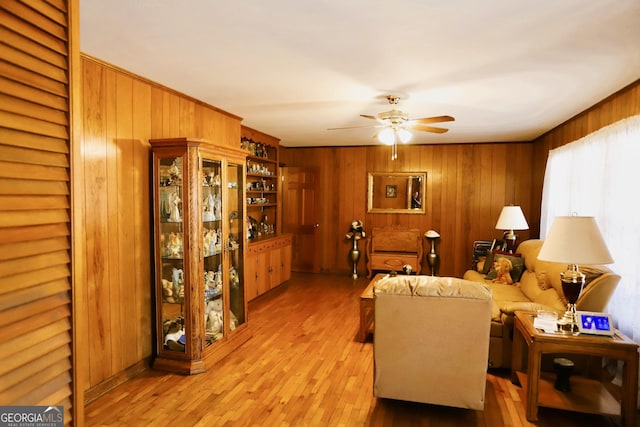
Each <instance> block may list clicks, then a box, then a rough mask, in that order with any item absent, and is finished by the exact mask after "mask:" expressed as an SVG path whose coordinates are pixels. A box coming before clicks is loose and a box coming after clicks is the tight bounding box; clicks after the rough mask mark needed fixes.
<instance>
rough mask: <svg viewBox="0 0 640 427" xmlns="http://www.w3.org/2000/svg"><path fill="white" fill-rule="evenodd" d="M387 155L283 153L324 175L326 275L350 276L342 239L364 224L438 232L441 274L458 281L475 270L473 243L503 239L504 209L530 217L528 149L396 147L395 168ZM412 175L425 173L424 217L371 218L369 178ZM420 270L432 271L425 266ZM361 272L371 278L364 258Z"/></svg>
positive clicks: (331, 150)
mask: <svg viewBox="0 0 640 427" xmlns="http://www.w3.org/2000/svg"><path fill="white" fill-rule="evenodd" d="M390 155H391V152H390V149H389V147H386V146H367V147H347V148H338V147H323V148H284V147H281V153H280V160H281V163H284V164H285V165H287V166H316V167H318V168H319V169H320V175H321V181H322V185H321V192H322V195H321V198H322V212H321V223H320V227H321V242H322V250H321V254H322V255H321V257H322V259H321V261H320V266H321V270H322V271H332V272H338V271H344V272H346V271H350V264H349V261H348V253H349V241H347V240H346V239H343V237H344V235H345V233H346V232H347V231H348V229H349V224H350V222H351V221H352V220H354V219H361V220H363V221H364V224H365V230H371V228H372V227H376V226H384V225H390V224H401V225H405V226H407V227H411V228H419V229H420V230H422V231H423V232H425V231H427V230H429V229H434V230H436V231H438V232H439V233H440V235H441V238H440V240H439V241H438V242H437V251H438V254H439V255H440V269H439V273H440V274H441V275H455V276H461V275H462V274H463V273H464V271H465V270H466V269H468V268H469V266H470V264H471V247H472V243H473V241H474V240H477V239H492V238H495V237H500V236H501V235H502V232H501V231H499V230H495V224H496V221H497V220H498V216H499V214H500V211H501V209H502V207H503V206H504V205H508V204H518V205H521V206H522V209H523V211H524V213H525V216H526V217H527V218H529V217H530V215H531V210H532V206H531V204H530V200H531V191H532V189H531V157H532V144H530V143H510V144H505V143H500V144H456V145H407V146H401V147H399V153H398V159H397V160H394V161H392V160H391V159H390ZM415 171H425V172H427V190H426V198H425V200H423V204H424V205H425V208H426V214H425V215H414V214H410V215H409V214H378V213H376V214H368V213H367V172H415ZM536 208H537V207H536ZM283 214H284V215H286V214H287V213H286V212H284V213H283ZM518 234H519V236H520V238H521V239H526V238H529V236H530V233H529V232H528V231H523V232H519V233H518ZM423 268H425V271H427V272H428V271H429V267H428V266H427V265H426V264H425V263H424V260H423ZM359 271H360V272H361V273H362V274H364V272H365V271H366V268H365V261H364V257H362V258H361V261H360V264H359Z"/></svg>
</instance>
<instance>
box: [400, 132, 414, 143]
mask: <svg viewBox="0 0 640 427" xmlns="http://www.w3.org/2000/svg"><path fill="white" fill-rule="evenodd" d="M412 136H413V135H412V134H411V132H409V131H408V130H406V129H403V128H400V129H398V138H400V141H401V142H402V143H403V144H406V143H407V142H409V141H411V137H412Z"/></svg>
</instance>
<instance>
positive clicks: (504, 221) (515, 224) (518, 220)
mask: <svg viewBox="0 0 640 427" xmlns="http://www.w3.org/2000/svg"><path fill="white" fill-rule="evenodd" d="M528 229H529V224H527V219H526V218H525V217H524V214H523V213H522V209H521V208H520V206H505V207H503V208H502V212H500V217H499V218H498V222H497V223H496V230H528Z"/></svg>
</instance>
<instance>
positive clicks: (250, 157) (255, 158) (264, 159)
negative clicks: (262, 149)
mask: <svg viewBox="0 0 640 427" xmlns="http://www.w3.org/2000/svg"><path fill="white" fill-rule="evenodd" d="M247 160H250V161H254V162H264V163H274V164H275V163H278V161H277V160H275V159H270V158H268V157H258V156H253V155H251V154H249V155H248V156H247Z"/></svg>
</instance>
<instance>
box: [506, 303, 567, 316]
mask: <svg viewBox="0 0 640 427" xmlns="http://www.w3.org/2000/svg"><path fill="white" fill-rule="evenodd" d="M499 308H500V311H501V312H502V313H503V314H508V315H513V314H514V313H515V312H516V311H533V312H536V311H538V310H546V311H553V312H556V313H559V314H560V312H559V311H558V310H557V309H555V308H553V307H549V306H548V305H544V304H540V303H537V302H532V301H529V302H526V301H513V302H511V301H510V302H503V303H501V304H500V305H499Z"/></svg>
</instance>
